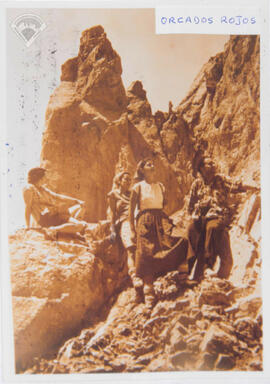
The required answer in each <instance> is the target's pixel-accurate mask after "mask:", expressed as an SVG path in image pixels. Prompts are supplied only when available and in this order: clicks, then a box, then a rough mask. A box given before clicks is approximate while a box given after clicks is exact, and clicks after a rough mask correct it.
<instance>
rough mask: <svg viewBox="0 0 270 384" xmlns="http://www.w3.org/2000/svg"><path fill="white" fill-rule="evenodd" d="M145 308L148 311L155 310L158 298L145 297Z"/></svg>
mask: <svg viewBox="0 0 270 384" xmlns="http://www.w3.org/2000/svg"><path fill="white" fill-rule="evenodd" d="M144 302H145V307H146V308H147V309H153V308H154V306H155V304H156V297H155V296H154V295H151V294H150V295H149V294H147V295H144Z"/></svg>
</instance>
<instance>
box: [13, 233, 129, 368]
mask: <svg viewBox="0 0 270 384" xmlns="http://www.w3.org/2000/svg"><path fill="white" fill-rule="evenodd" d="M71 248H72V247H71ZM10 256H11V283H12V294H13V319H14V343H15V355H16V366H17V369H18V370H20V369H25V368H26V367H27V366H28V365H29V364H31V362H32V361H33V358H34V357H40V356H43V355H44V354H45V353H49V352H51V351H53V350H54V348H55V347H56V346H58V345H60V343H61V342H63V341H64V340H66V339H68V338H69V337H70V336H71V335H72V333H73V332H75V331H77V330H78V329H80V327H81V324H82V321H83V319H84V317H85V315H86V313H87V311H89V310H92V311H94V312H97V311H98V310H99V308H100V307H101V306H102V304H103V303H104V300H105V298H106V297H107V296H108V295H109V296H110V295H111V294H112V293H113V292H114V290H115V289H116V288H117V287H118V286H119V284H121V273H120V275H119V272H118V265H117V264H114V266H113V265H111V264H110V265H107V266H106V264H104V263H103V262H102V261H101V260H100V259H98V258H96V257H95V256H94V255H92V254H91V253H89V251H86V250H85V249H84V250H83V251H80V252H79V253H78V254H77V255H76V254H75V255H73V257H70V255H68V256H67V255H66V253H65V252H63V251H62V249H61V247H58V245H57V242H53V241H45V240H44V237H43V235H42V234H41V233H38V232H35V231H28V232H25V231H24V230H21V231H19V232H17V233H16V240H15V239H14V238H13V239H12V240H11V241H10ZM116 262H117V260H116ZM106 271H107V272H106ZM107 276H108V277H112V281H113V283H112V284H108V282H107ZM116 276H117V279H116V278H115V277H116ZM122 276H124V275H122Z"/></svg>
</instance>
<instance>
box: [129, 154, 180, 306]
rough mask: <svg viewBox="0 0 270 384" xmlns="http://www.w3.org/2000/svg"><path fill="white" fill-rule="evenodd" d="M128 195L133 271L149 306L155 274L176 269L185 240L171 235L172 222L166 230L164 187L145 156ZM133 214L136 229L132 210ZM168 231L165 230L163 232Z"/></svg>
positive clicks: (151, 302)
mask: <svg viewBox="0 0 270 384" xmlns="http://www.w3.org/2000/svg"><path fill="white" fill-rule="evenodd" d="M135 180H136V181H138V182H137V183H136V184H135V185H134V186H133V188H132V192H131V198H130V212H129V217H130V228H131V231H132V234H133V239H135V238H136V240H137V241H136V243H137V249H136V257H135V264H136V273H137V275H138V276H139V277H140V278H141V279H142V280H143V284H144V286H143V291H144V299H145V304H146V306H147V307H148V308H152V307H153V305H154V303H155V293H154V288H153V282H154V279H155V277H156V276H157V275H159V274H162V273H164V272H167V271H168V270H173V269H176V270H177V269H178V270H180V268H179V265H180V264H181V262H182V261H185V258H186V251H187V241H186V240H185V239H181V238H180V239H179V238H173V237H171V230H172V227H173V225H172V224H171V225H170V228H169V229H168V226H167V231H166V228H165V226H164V221H166V223H167V224H169V223H170V221H169V218H168V217H167V216H166V214H165V213H164V212H163V207H164V204H165V199H164V193H165V188H164V186H163V184H161V183H160V182H156V180H155V167H154V164H153V161H152V160H150V159H145V160H142V161H140V162H139V164H138V166H137V172H136V175H135ZM136 208H137V211H138V215H137V217H136V228H135V209H136ZM166 232H167V233H166Z"/></svg>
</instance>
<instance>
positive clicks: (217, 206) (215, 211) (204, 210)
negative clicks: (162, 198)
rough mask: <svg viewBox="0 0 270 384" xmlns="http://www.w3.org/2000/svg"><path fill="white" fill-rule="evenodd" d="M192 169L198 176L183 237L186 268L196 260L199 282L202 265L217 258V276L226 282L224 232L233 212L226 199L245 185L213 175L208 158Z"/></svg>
mask: <svg viewBox="0 0 270 384" xmlns="http://www.w3.org/2000/svg"><path fill="white" fill-rule="evenodd" d="M195 168H196V170H195V172H199V175H197V178H196V179H195V180H194V182H193V184H192V186H191V192H190V197H189V204H188V213H189V214H190V215H191V217H192V223H191V224H190V226H189V228H188V236H187V237H188V255H187V258H188V260H189V269H190V271H191V270H192V268H193V265H194V263H195V261H196V260H197V264H196V268H195V272H194V279H195V280H197V281H200V280H201V279H202V278H203V274H204V268H205V265H206V264H207V265H208V266H209V267H211V268H212V267H213V265H214V263H215V261H216V258H217V256H219V258H220V267H219V270H218V272H217V276H218V277H220V278H225V279H228V278H229V276H230V273H231V269H232V265H233V258H232V252H231V246H230V237H229V231H228V229H229V225H230V223H231V222H232V219H233V211H232V207H231V206H230V205H229V197H230V194H232V193H239V192H245V191H246V190H247V189H248V188H249V186H244V185H243V184H242V183H239V182H238V183H233V182H232V181H231V180H230V179H229V178H228V177H225V176H224V175H221V174H217V172H216V166H215V164H214V162H213V161H212V160H211V159H210V158H208V157H201V158H197V164H196V166H195ZM251 188H252V187H251ZM255 189H256V188H255Z"/></svg>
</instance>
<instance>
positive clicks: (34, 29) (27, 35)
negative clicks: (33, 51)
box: [11, 14, 46, 47]
mask: <svg viewBox="0 0 270 384" xmlns="http://www.w3.org/2000/svg"><path fill="white" fill-rule="evenodd" d="M11 27H12V29H13V30H14V31H15V32H16V33H17V35H18V36H19V37H20V38H21V39H22V40H23V41H24V43H25V45H26V46H27V47H30V45H31V44H32V43H33V42H34V41H35V40H36V38H37V37H38V36H39V35H40V33H41V32H42V31H43V30H44V29H45V28H46V24H45V23H44V21H43V20H42V19H41V18H40V17H39V16H37V15H33V14H23V15H21V16H18V17H17V18H16V19H15V20H14V21H13V22H12V24H11Z"/></svg>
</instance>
